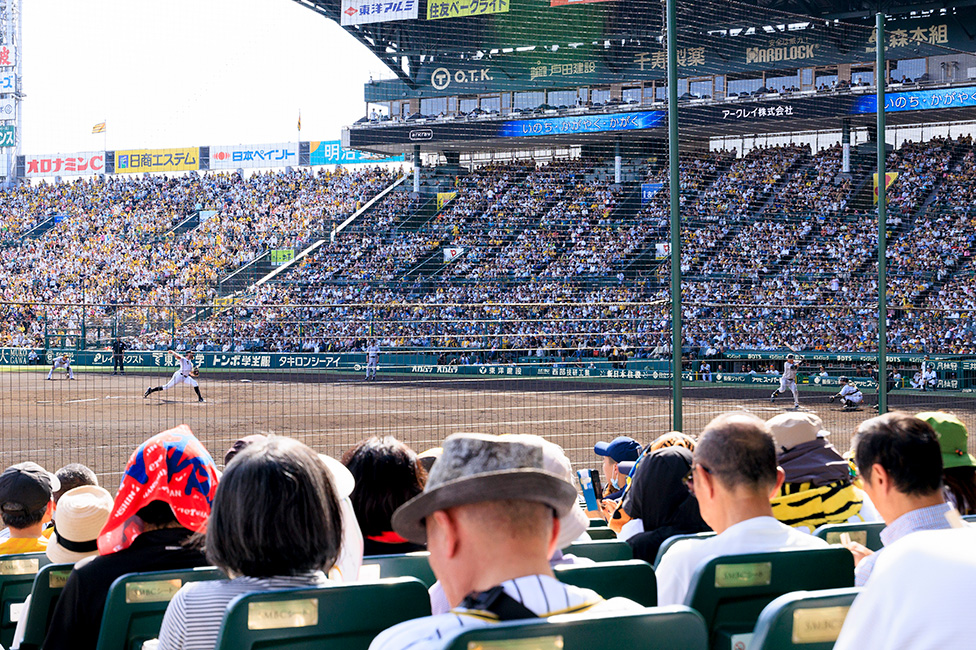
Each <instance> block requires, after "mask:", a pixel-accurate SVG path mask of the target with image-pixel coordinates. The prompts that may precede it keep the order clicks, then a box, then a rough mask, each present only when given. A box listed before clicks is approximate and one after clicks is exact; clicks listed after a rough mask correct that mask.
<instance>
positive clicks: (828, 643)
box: [749, 587, 861, 650]
mask: <svg viewBox="0 0 976 650" xmlns="http://www.w3.org/2000/svg"><path fill="white" fill-rule="evenodd" d="M860 591H861V590H860V589H859V588H857V587H849V588H846V589H823V590H821V591H794V592H792V593H789V594H785V595H783V596H780V597H779V598H777V599H776V600H774V601H773V602H771V603H769V604H768V605H766V607H765V608H764V609H763V611H762V613H761V614H760V615H759V620H758V621H757V622H756V629H755V631H754V632H753V635H752V642H751V643H750V644H749V648H750V650H830V649H831V648H833V647H834V641H836V640H837V635H839V634H840V628H841V627H842V626H843V625H844V619H845V618H847V610H849V609H850V607H851V603H853V602H854V598H856V597H857V595H858V594H859V593H860Z"/></svg>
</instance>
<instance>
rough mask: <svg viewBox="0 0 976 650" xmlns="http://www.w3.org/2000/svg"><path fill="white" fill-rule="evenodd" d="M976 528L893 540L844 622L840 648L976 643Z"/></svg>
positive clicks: (917, 648)
mask: <svg viewBox="0 0 976 650" xmlns="http://www.w3.org/2000/svg"><path fill="white" fill-rule="evenodd" d="M974 548H976V528H973V527H970V526H967V527H965V528H962V529H959V530H934V531H922V532H918V533H913V534H911V535H909V536H907V537H905V538H904V539H902V540H899V541H898V542H895V543H894V544H892V546H891V548H888V549H886V550H885V552H884V556H883V557H881V558H880V559H879V560H878V563H877V565H876V567H875V569H874V575H873V577H872V578H871V581H870V582H868V584H867V586H866V587H865V588H864V591H863V592H861V594H860V595H859V596H858V597H857V599H856V600H855V601H854V605H853V606H852V607H851V609H850V611H849V612H848V614H847V618H846V619H845V620H844V627H843V628H842V629H841V632H840V637H838V639H837V643H836V644H834V648H835V650H860V649H861V648H872V649H873V650H895V649H898V650H900V649H901V648H912V650H963V649H964V648H965V649H968V648H972V647H973V630H972V616H973V603H974V602H976V554H974V553H973V549H974Z"/></svg>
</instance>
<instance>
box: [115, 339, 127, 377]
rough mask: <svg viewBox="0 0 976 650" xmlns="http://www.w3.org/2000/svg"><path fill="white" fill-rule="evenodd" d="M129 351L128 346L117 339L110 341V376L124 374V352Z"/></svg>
mask: <svg viewBox="0 0 976 650" xmlns="http://www.w3.org/2000/svg"><path fill="white" fill-rule="evenodd" d="M128 349H129V346H128V345H126V344H125V342H124V341H123V340H122V339H121V338H119V337H118V336H116V337H115V340H114V341H112V374H113V375H119V374H121V375H124V374H125V351H126V350H128Z"/></svg>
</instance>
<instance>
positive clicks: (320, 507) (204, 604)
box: [159, 437, 342, 650]
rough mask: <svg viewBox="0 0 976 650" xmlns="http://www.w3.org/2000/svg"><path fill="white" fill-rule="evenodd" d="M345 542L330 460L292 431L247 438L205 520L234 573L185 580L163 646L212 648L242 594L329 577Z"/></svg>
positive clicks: (214, 549)
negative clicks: (231, 606)
mask: <svg viewBox="0 0 976 650" xmlns="http://www.w3.org/2000/svg"><path fill="white" fill-rule="evenodd" d="M341 543H342V517H341V514H340V510H339V499H338V495H337V493H336V489H335V487H334V486H333V485H332V481H331V480H329V472H328V469H327V468H326V466H325V463H324V461H322V459H321V458H319V456H318V455H317V454H316V453H315V452H314V451H312V450H311V449H309V448H308V447H306V446H305V445H303V444H302V443H300V442H298V441H297V440H292V439H291V438H280V437H272V438H269V439H267V440H264V441H259V442H256V443H253V444H251V445H249V446H247V447H246V448H245V449H243V450H242V451H241V452H240V453H238V454H237V456H236V457H235V458H234V460H233V461H232V462H231V463H230V464H229V465H228V466H227V469H226V470H225V471H224V474H223V476H222V477H221V479H220V487H219V488H218V489H217V495H216V496H215V497H214V503H213V509H212V511H211V514H210V521H209V523H208V526H207V542H206V544H207V559H208V560H210V562H211V563H212V564H214V565H215V566H217V567H219V568H220V569H221V570H223V572H224V573H226V574H227V575H228V576H230V577H231V579H230V580H215V581H204V582H193V583H188V584H186V585H185V586H184V587H183V588H182V589H181V590H180V591H179V592H178V593H177V594H176V596H174V598H173V600H172V601H171V602H170V604H169V607H167V608H166V616H165V617H164V618H163V625H162V629H161V630H160V633H159V647H160V650H182V649H187V650H189V649H190V648H194V649H199V650H202V649H204V648H213V647H214V645H215V644H216V642H217V635H218V633H219V632H220V623H221V621H222V620H223V617H224V611H225V610H226V608H227V605H228V604H229V603H230V601H231V600H233V599H234V598H236V597H237V596H240V595H242V594H246V593H251V592H255V591H269V590H274V589H290V588H297V587H309V586H314V585H322V584H326V582H327V579H326V575H325V573H324V572H327V571H329V569H330V568H331V567H332V565H333V563H335V561H336V559H337V558H338V556H339V548H340V545H341Z"/></svg>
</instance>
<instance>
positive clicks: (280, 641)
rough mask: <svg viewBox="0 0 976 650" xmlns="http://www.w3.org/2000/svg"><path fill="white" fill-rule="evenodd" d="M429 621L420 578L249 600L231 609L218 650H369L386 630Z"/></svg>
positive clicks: (248, 597) (239, 601) (258, 596)
mask: <svg viewBox="0 0 976 650" xmlns="http://www.w3.org/2000/svg"><path fill="white" fill-rule="evenodd" d="M429 615H430V599H429V597H428V595H427V588H426V587H425V586H424V584H423V583H422V582H420V581H419V580H417V579H416V578H393V579H391V580H381V581H378V582H358V583H348V584H338V585H329V586H324V587H309V588H303V589H287V590H283V591H264V592H258V593H253V594H245V595H243V596H238V597H237V598H235V599H234V600H232V601H231V602H230V604H229V605H228V606H227V611H226V612H225V613H224V620H223V622H222V623H221V627H220V634H219V636H218V637H217V645H216V646H215V649H216V650H257V649H258V648H260V649H261V650H273V649H274V648H282V649H284V648H287V649H288V650H321V649H322V648H328V649H329V650H367V648H369V644H370V642H372V640H373V638H374V637H375V636H376V635H377V634H379V633H380V632H382V631H383V630H385V629H386V628H388V627H391V626H393V625H396V624H397V623H402V622H403V621H408V620H410V619H413V618H419V617H421V616H429Z"/></svg>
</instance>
